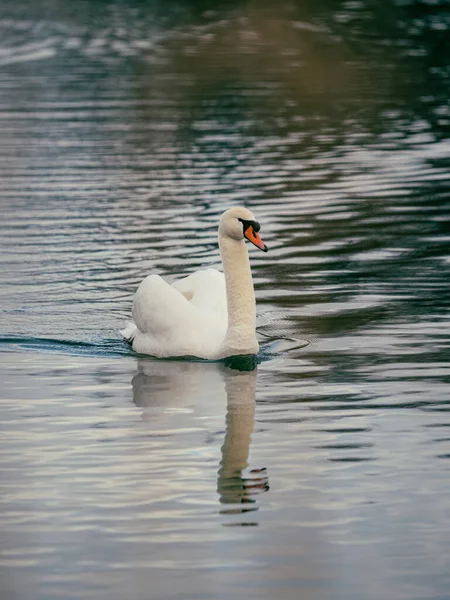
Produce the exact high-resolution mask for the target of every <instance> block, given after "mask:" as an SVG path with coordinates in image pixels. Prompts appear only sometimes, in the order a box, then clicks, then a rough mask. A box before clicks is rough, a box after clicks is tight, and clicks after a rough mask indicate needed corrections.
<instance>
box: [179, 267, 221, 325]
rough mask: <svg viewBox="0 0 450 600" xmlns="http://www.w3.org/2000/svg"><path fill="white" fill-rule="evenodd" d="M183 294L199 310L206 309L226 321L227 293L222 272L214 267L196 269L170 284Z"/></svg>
mask: <svg viewBox="0 0 450 600" xmlns="http://www.w3.org/2000/svg"><path fill="white" fill-rule="evenodd" d="M172 287H174V288H175V289H177V290H178V291H179V292H181V294H183V296H184V297H185V298H186V299H187V300H188V301H189V302H190V303H191V305H192V306H196V307H197V308H198V309H200V310H201V311H207V312H208V313H209V314H211V315H214V316H215V318H217V319H219V320H220V321H221V322H224V323H225V327H226V323H227V320H228V316H227V295H226V288H225V277H224V274H223V273H221V272H220V271H217V270H216V269H204V270H201V271H196V272H195V273H192V275H189V276H188V277H184V278H183V279H179V280H178V281H175V282H174V283H173V284H172Z"/></svg>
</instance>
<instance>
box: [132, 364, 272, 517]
mask: <svg viewBox="0 0 450 600" xmlns="http://www.w3.org/2000/svg"><path fill="white" fill-rule="evenodd" d="M256 374H257V369H256V365H255V363H254V360H253V359H250V358H249V360H244V359H242V360H241V359H240V360H238V361H236V359H231V360H229V361H227V363H225V364H224V363H212V362H194V361H192V362H189V361H160V360H140V361H138V372H137V373H136V375H134V377H133V379H132V388H133V400H134V403H135V404H136V406H138V407H140V408H142V409H144V411H143V417H144V418H146V419H150V418H151V419H152V420H153V419H155V420H156V421H158V420H160V419H161V415H162V414H164V416H165V418H164V421H165V423H164V424H165V425H166V427H168V429H170V431H171V432H173V431H180V435H181V433H182V431H183V430H184V431H186V432H187V431H192V425H193V423H192V420H193V419H194V421H195V423H196V425H197V427H198V419H200V420H201V422H202V423H204V422H205V419H208V418H210V419H212V420H214V419H217V417H219V419H220V421H221V422H222V423H223V414H224V412H225V410H226V419H225V422H226V430H225V438H224V442H223V445H222V448H221V461H220V465H219V469H218V477H217V492H218V495H219V501H220V503H221V504H222V505H223V507H222V509H221V510H220V513H222V514H239V513H246V512H249V511H254V510H257V507H256V505H255V498H254V496H255V495H257V494H259V493H261V492H265V491H267V490H268V489H269V485H268V478H267V475H266V470H265V468H262V469H250V470H249V469H248V456H249V450H250V442H251V435H252V433H253V429H254V423H255V389H256ZM220 421H218V423H220ZM219 427H220V425H219ZM209 433H211V432H209ZM205 443H206V442H205ZM239 524H241V525H249V524H254V523H239Z"/></svg>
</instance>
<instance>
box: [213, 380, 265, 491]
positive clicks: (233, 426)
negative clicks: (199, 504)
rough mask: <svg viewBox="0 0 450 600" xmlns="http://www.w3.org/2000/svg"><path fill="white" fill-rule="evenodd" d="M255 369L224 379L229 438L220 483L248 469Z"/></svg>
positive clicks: (227, 436)
mask: <svg viewBox="0 0 450 600" xmlns="http://www.w3.org/2000/svg"><path fill="white" fill-rule="evenodd" d="M255 387H256V369H255V370H254V371H251V372H249V373H240V374H233V375H232V376H230V377H227V378H226V379H225V388H226V391H227V417H226V434H225V440H224V443H223V446H222V461H221V463H220V465H221V468H220V471H219V486H220V481H223V480H224V479H226V478H229V477H233V476H236V475H238V476H240V475H241V471H242V470H243V469H245V468H246V467H247V466H248V453H249V449H250V439H251V435H252V433H253V427H254V421H255Z"/></svg>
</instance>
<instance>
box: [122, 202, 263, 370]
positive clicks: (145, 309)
mask: <svg viewBox="0 0 450 600" xmlns="http://www.w3.org/2000/svg"><path fill="white" fill-rule="evenodd" d="M258 230H259V224H258V223H257V222H256V221H255V218H254V216H253V214H252V213H251V212H250V211H249V210H247V209H246V208H232V209H229V210H227V211H226V212H225V213H224V214H223V215H222V217H221V219H220V224H219V248H220V254H221V258H222V264H223V270H224V272H223V273H221V272H220V271H217V270H215V269H207V270H203V271H197V272H196V273H193V274H192V275H189V277H185V278H184V279H180V280H179V281H176V282H175V283H174V284H172V285H170V284H168V283H167V282H166V281H164V279H162V278H161V277H160V276H159V275H149V276H148V277H146V278H145V279H144V280H143V281H142V283H141V284H140V286H139V288H138V290H137V292H136V295H135V297H134V302H133V320H134V323H130V324H129V325H128V326H127V327H126V328H125V329H124V331H123V332H122V333H123V335H124V337H126V338H127V339H129V340H130V341H132V343H133V349H134V350H135V351H136V352H139V353H142V354H150V355H152V356H156V357H159V358H164V357H166V358H168V357H176V356H195V357H198V358H205V359H212V360H218V359H221V358H226V357H229V356H235V355H240V354H256V353H257V352H258V349H259V345H258V342H257V339H256V331H255V329H256V307H255V293H254V290H253V281H252V275H251V271H250V263H249V260H248V252H247V248H246V246H245V242H244V234H245V237H247V239H249V240H250V241H252V242H253V243H254V244H255V245H257V246H258V247H259V248H261V249H262V250H264V251H266V250H267V248H266V247H265V245H264V244H263V242H262V241H261V238H260V237H259V235H258V233H257V232H258Z"/></svg>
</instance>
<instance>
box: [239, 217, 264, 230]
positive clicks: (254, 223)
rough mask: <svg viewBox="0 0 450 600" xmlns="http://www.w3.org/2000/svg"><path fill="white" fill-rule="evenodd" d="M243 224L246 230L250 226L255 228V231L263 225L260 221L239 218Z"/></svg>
mask: <svg viewBox="0 0 450 600" xmlns="http://www.w3.org/2000/svg"><path fill="white" fill-rule="evenodd" d="M238 221H240V222H241V223H242V225H243V228H244V231H247V229H248V228H249V227H251V228H252V229H253V231H255V232H258V231H259V230H260V229H261V225H260V224H259V223H258V221H247V220H246V219H238Z"/></svg>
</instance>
